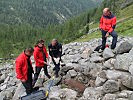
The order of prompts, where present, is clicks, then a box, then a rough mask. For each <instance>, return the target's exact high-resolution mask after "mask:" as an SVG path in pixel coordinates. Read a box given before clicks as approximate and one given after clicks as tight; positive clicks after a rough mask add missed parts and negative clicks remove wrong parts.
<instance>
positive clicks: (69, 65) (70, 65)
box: [61, 63, 74, 72]
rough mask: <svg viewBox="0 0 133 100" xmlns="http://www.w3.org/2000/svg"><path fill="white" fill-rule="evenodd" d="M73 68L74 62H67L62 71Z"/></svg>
mask: <svg viewBox="0 0 133 100" xmlns="http://www.w3.org/2000/svg"><path fill="white" fill-rule="evenodd" d="M73 68H74V67H73V64H72V63H67V64H66V66H63V67H61V71H62V72H67V71H69V70H71V69H73Z"/></svg>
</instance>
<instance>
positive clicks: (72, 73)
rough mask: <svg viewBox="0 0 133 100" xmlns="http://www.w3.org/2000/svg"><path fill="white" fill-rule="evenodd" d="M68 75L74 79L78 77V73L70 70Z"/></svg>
mask: <svg viewBox="0 0 133 100" xmlns="http://www.w3.org/2000/svg"><path fill="white" fill-rule="evenodd" d="M67 73H68V74H70V76H71V77H72V78H73V77H76V76H77V72H76V71H75V70H69V71H68V72H67Z"/></svg>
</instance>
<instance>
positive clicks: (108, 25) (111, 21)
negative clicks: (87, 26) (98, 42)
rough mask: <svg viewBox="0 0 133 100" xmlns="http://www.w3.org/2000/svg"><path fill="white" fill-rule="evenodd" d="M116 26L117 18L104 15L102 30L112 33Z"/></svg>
mask: <svg viewBox="0 0 133 100" xmlns="http://www.w3.org/2000/svg"><path fill="white" fill-rule="evenodd" d="M115 26H116V17H115V16H114V15H113V14H111V15H110V16H104V15H102V17H101V19H100V26H99V27H100V29H102V30H104V31H108V32H109V33H111V32H112V31H113V30H114V28H115Z"/></svg>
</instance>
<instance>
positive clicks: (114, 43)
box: [101, 30, 118, 50]
mask: <svg viewBox="0 0 133 100" xmlns="http://www.w3.org/2000/svg"><path fill="white" fill-rule="evenodd" d="M101 32H102V50H104V49H105V46H106V39H107V38H106V37H105V36H106V33H107V31H104V30H102V31H101ZM110 35H111V36H112V37H113V41H112V45H111V49H114V48H115V47H116V43H117V37H118V35H117V33H116V32H115V31H113V32H111V33H110Z"/></svg>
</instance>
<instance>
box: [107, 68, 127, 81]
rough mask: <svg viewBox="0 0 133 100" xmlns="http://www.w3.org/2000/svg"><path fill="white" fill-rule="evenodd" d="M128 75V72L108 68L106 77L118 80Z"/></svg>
mask: <svg viewBox="0 0 133 100" xmlns="http://www.w3.org/2000/svg"><path fill="white" fill-rule="evenodd" d="M126 75H129V73H128V72H123V71H118V70H107V71H106V77H107V79H109V80H116V81H117V80H118V79H123V78H124V77H125V76H126Z"/></svg>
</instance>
